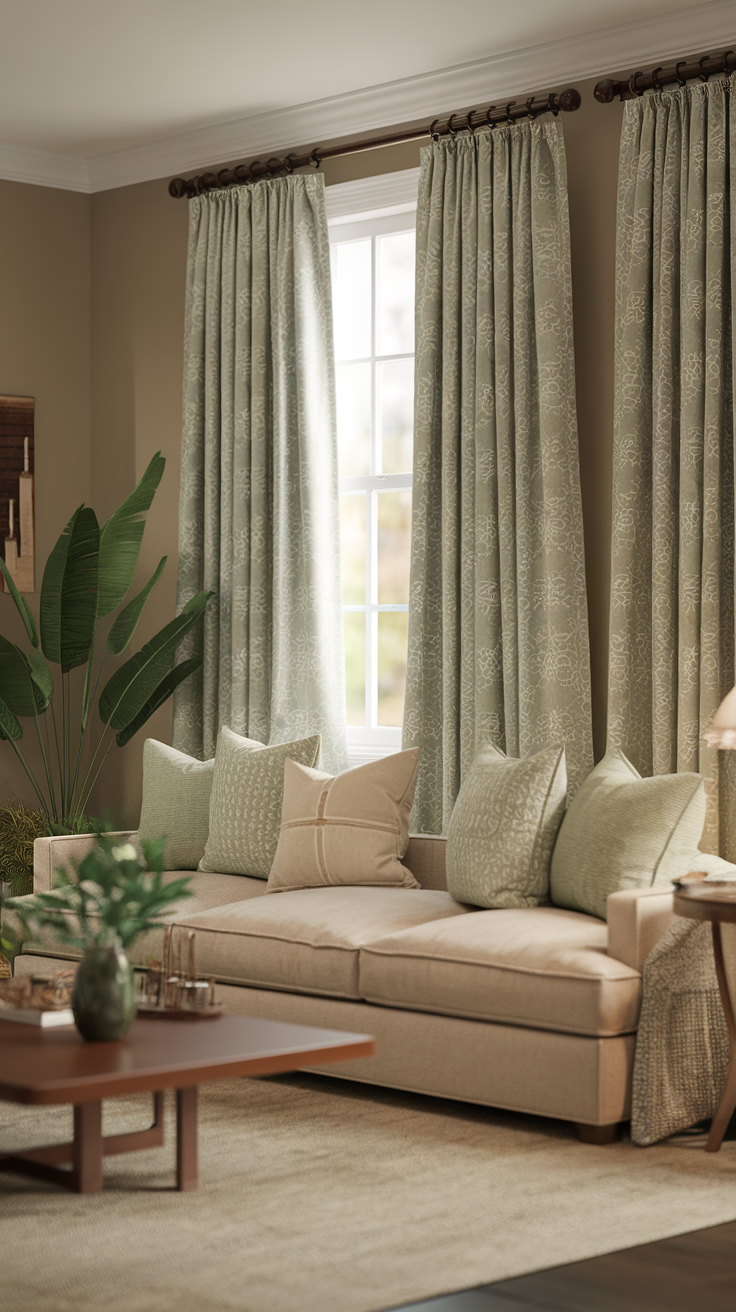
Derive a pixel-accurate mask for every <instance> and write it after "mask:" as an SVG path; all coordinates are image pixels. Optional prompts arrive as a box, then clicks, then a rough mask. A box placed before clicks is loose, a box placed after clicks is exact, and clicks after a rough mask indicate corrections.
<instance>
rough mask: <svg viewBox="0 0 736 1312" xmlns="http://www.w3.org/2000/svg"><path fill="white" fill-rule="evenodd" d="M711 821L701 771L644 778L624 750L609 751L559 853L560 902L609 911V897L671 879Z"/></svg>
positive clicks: (686, 864) (554, 891)
mask: <svg viewBox="0 0 736 1312" xmlns="http://www.w3.org/2000/svg"><path fill="white" fill-rule="evenodd" d="M704 820H705V783H704V780H703V778H702V776H701V775H699V774H659V775H655V776H654V778H652V779H642V777H641V775H640V774H639V773H638V771H637V770H635V769H634V767H633V765H632V764H631V762H630V761H627V759H626V757H625V756H624V755H623V753H622V752H619V751H616V750H612V751H610V752H607V754H606V755H605V756H604V758H603V760H602V761H601V762H600V763H599V764H598V765H597V766H596V767H595V769H594V770H593V772H592V774H590V775H589V776H588V778H587V779H586V780H585V783H584V784H583V785H582V786H581V787H580V789H579V790H578V792H577V793H576V795H575V797H574V798H573V801H572V802H571V804H570V809H569V811H568V812H567V815H566V816H565V819H564V820H563V822H562V826H561V828H560V832H559V836H558V838H557V843H556V845H555V850H554V853H553V855H552V868H551V875H550V891H551V895H552V901H553V903H554V904H555V906H558V907H572V908H573V909H574V910H576V911H589V912H590V913H591V914H592V915H594V916H600V917H601V918H602V919H604V920H605V917H606V898H607V897H608V894H609V893H617V892H619V891H620V890H621V889H625V888H651V887H653V886H654V885H655V884H667V883H669V881H670V880H672V879H675V878H676V877H677V876H678V875H682V874H685V873H686V872H687V871H688V870H690V869H691V868H692V859H693V849H694V848H696V847H697V845H698V843H699V841H700V837H701V834H702V832H703V822H704Z"/></svg>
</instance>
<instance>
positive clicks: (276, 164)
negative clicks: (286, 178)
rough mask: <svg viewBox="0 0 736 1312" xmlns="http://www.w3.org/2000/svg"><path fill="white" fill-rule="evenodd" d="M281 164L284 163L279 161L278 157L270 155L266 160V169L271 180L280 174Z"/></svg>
mask: <svg viewBox="0 0 736 1312" xmlns="http://www.w3.org/2000/svg"><path fill="white" fill-rule="evenodd" d="M283 164H284V161H283V160H282V159H279V157H278V155H272V156H271V158H270V159H269V160H266V168H267V169H268V171H269V173H270V174H271V177H272V178H275V177H276V176H277V174H279V173H280V172H281V169H282V168H283Z"/></svg>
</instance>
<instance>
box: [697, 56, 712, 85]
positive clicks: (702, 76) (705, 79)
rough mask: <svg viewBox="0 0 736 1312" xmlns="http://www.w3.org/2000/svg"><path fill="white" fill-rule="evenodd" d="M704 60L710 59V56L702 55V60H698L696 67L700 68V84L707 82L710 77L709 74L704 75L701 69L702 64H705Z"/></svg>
mask: <svg viewBox="0 0 736 1312" xmlns="http://www.w3.org/2000/svg"><path fill="white" fill-rule="evenodd" d="M706 59H710V55H703V58H702V59H699V60H698V66H699V68H700V73H699V77H700V80H701V82H707V81H708V78H709V77H710V73H706V72H705V70H704V68H703V64H704V63H705V61H706Z"/></svg>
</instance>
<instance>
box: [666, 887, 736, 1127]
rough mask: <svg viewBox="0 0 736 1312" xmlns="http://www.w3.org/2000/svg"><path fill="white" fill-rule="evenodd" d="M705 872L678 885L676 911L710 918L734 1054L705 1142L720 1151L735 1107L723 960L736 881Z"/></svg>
mask: <svg viewBox="0 0 736 1312" xmlns="http://www.w3.org/2000/svg"><path fill="white" fill-rule="evenodd" d="M704 879H705V875H700V876H698V875H688V876H687V881H686V880H682V881H681V883H680V884H679V885H676V886H675V899H674V907H673V909H674V912H675V915H677V916H687V917H688V918H689V919H690V920H709V921H710V922H711V931H712V933H713V955H714V957H715V961H716V977H717V979H718V988H719V990H720V994H721V1004H722V1006H723V1014H724V1016H725V1018H726V1027H727V1029H728V1039H729V1043H730V1045H731V1056H730V1060H729V1063H728V1073H727V1076H726V1087H725V1089H724V1090H723V1097H722V1098H721V1101H720V1104H719V1107H718V1111H717V1112H716V1114H715V1116H714V1117H713V1123H712V1125H711V1127H710V1132H709V1134H708V1139H707V1142H706V1145H705V1151H706V1152H707V1153H717V1152H718V1149H719V1148H720V1146H721V1144H722V1142H723V1136H724V1134H725V1133H726V1130H727V1129H728V1123H729V1121H730V1120H731V1117H732V1116H733V1113H734V1111H736V1018H735V1017H734V1014H733V1003H732V1002H731V993H730V990H729V987H728V976H727V975H726V965H725V962H724V960H723V943H722V942H721V923H722V922H725V923H728V922H731V923H734V922H736V884H733V883H731V882H729V883H723V884H717V883H715V882H713V881H711V882H709V883H703V882H702V881H703V880H704Z"/></svg>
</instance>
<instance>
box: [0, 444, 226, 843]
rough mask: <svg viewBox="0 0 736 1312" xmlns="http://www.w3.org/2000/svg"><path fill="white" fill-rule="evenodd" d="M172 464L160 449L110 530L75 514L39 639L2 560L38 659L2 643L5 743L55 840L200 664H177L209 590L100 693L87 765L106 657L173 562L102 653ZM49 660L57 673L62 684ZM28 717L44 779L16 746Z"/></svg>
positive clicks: (84, 510)
mask: <svg viewBox="0 0 736 1312" xmlns="http://www.w3.org/2000/svg"><path fill="white" fill-rule="evenodd" d="M165 463H166V462H165V460H164V459H163V457H162V455H161V453H160V452H157V453H156V455H155V456H154V457H153V459H152V460H151V463H150V464H149V466H148V468H147V470H146V472H145V473H144V475H143V477H142V478H141V480H140V482H139V483H138V485H137V486H136V487H135V489H134V490H133V492H131V494H130V496H129V497H127V498H126V500H125V501H124V502H123V504H122V505H121V506H120V507H119V508H118V509H117V510H116V511H115V512H114V514H112V515H111V516H110V518H109V519H108V521H107V523H106V524H105V525H104V526H103V527H102V528H100V526H99V523H98V521H97V516H96V515H95V512H94V511H93V510H92V509H91V508H90V507H89V506H85V505H84V504H82V505H81V506H79V507H78V509H77V510H75V512H74V514H73V515H72V517H71V519H70V520H69V523H68V524H67V526H66V528H65V529H64V531H63V533H62V534H61V536H60V538H59V540H58V542H57V543H56V546H55V547H54V548H53V550H52V552H51V555H50V556H49V558H48V561H47V563H46V568H45V570H44V574H43V582H42V584H41V597H40V607H39V628H40V641H39V634H38V631H37V629H36V624H35V621H34V618H33V615H32V614H31V611H30V608H29V606H28V603H27V602H26V599H25V597H23V596H21V594H20V593H19V592H18V589H17V588H16V586H15V583H14V582H13V579H12V577H11V575H10V573H9V571H8V569H7V568H6V567H5V563H4V561H3V560H2V559H0V570H2V574H3V577H4V579H5V586H6V588H7V590H8V592H9V593H10V595H11V597H12V598H13V601H14V602H15V605H16V607H17V609H18V612H19V614H20V617H21V619H22V621H23V624H24V626H25V630H26V634H27V635H28V639H29V642H30V650H25V651H24V650H23V649H22V648H21V647H19V646H17V645H16V644H15V643H14V642H11V641H10V640H9V639H8V638H5V637H3V636H2V635H0V740H3V741H5V742H7V743H9V745H10V747H11V749H12V750H13V751H14V752H15V755H16V756H17V758H18V760H19V762H20V764H21V766H22V768H23V770H24V771H25V773H26V775H27V776H28V779H29V780H30V783H31V785H32V787H33V790H34V792H35V794H36V797H37V798H38V802H39V806H40V808H41V811H42V812H43V815H44V817H45V819H46V823H47V825H48V827H49V830H50V832H51V833H58V832H68V831H69V830H70V829H71V830H76V829H77V828H79V826H80V824H81V823H82V822H83V818H84V815H85V809H86V807H87V804H88V802H89V797H90V793H91V791H92V788H93V787H94V784H95V782H96V780H97V777H98V775H99V772H100V770H101V769H102V766H103V765H104V762H105V760H106V758H107V755H108V753H109V751H110V748H111V747H112V746H113V743H115V742H117V744H118V746H119V747H122V746H124V744H125V743H127V742H128V740H129V739H130V738H132V737H133V734H135V733H137V732H138V730H139V729H140V728H141V727H142V726H143V725H144V724H145V723H146V721H147V720H148V718H149V717H150V716H151V715H153V713H154V711H156V710H158V708H159V706H162V705H163V703H164V702H165V701H167V699H168V698H169V697H170V696H171V695H172V693H173V691H174V689H175V688H176V687H177V685H178V684H180V683H181V682H182V681H183V680H184V679H186V678H188V677H189V675H190V674H193V673H194V672H195V670H197V669H199V667H200V665H201V663H202V660H201V657H197V656H195V657H192V658H190V659H188V660H184V661H181V662H180V663H179V664H177V663H176V649H177V647H178V645H179V643H180V642H181V640H182V638H184V637H185V635H186V634H187V633H188V632H189V631H190V629H191V628H193V626H194V625H195V624H196V623H197V621H198V620H199V619H200V618H201V616H202V614H203V612H204V609H205V606H206V605H207V602H208V601H209V599H210V597H211V596H212V593H211V592H200V593H198V594H197V596H196V597H193V598H192V600H191V601H190V602H188V604H187V605H186V606H185V607H184V609H183V610H182V612H181V614H180V615H177V616H176V618H175V619H173V620H171V622H170V623H169V624H166V625H164V627H163V628H162V629H160V630H159V632H158V633H157V634H156V635H155V636H154V637H153V638H151V639H150V640H149V641H148V642H147V643H145V644H144V645H143V646H142V647H141V649H140V650H139V651H137V652H136V653H135V654H134V655H133V656H130V657H129V658H128V659H127V660H126V661H124V662H123V664H122V665H119V666H118V668H117V669H116V670H114V672H113V673H112V674H111V676H110V677H109V678H108V680H107V682H106V683H105V684H104V686H103V688H102V690H101V692H100V695H99V701H98V716H99V720H100V722H101V725H102V728H101V731H100V733H99V735H98V736H97V740H96V742H91V743H90V750H89V753H88V756H87V757H85V744H86V743H87V741H88V739H90V738H91V737H92V727H91V714H92V709H93V706H94V703H95V699H96V698H97V692H98V688H99V684H100V679H101V675H102V671H103V668H104V666H105V663H106V660H107V658H108V656H110V655H111V656H121V655H122V654H123V652H124V651H125V650H126V648H127V647H128V645H129V643H130V642H131V640H132V638H133V635H134V633H135V631H136V628H137V626H138V621H139V619H140V617H141V614H142V612H143V608H144V606H145V604H146V601H147V599H148V597H149V596H150V594H151V592H152V591H153V589H154V588H155V587H156V584H157V583H158V581H159V579H160V578H161V575H162V573H163V571H164V567H165V565H166V559H167V558H166V556H164V557H162V559H161V560H160V561H159V564H158V565H157V566H156V569H155V570H154V572H153V574H152V575H151V577H150V579H149V580H148V582H147V583H146V585H145V587H144V588H142V589H141V591H140V592H139V593H138V594H137V595H136V596H134V597H133V598H132V599H131V600H130V601H128V603H127V605H125V606H123V608H122V609H121V610H120V611H119V612H118V614H117V615H116V617H115V618H114V620H113V622H112V624H111V626H110V628H109V629H108V632H107V634H106V636H105V639H104V643H103V644H101V651H100V652H99V653H98V651H97V647H98V642H97V639H98V625H99V622H100V620H102V619H104V618H105V617H106V616H108V615H112V612H113V611H114V610H116V609H117V607H118V606H120V604H121V603H122V602H123V600H124V599H125V596H126V594H127V592H128V589H129V588H130V585H131V583H132V581H133V575H134V573H135V568H136V565H137V563H138V556H139V553H140V548H141V541H142V538H143V530H144V527H145V516H146V512H147V511H148V510H149V508H150V506H151V502H152V501H153V496H154V493H155V491H156V488H157V487H158V485H159V483H160V481H161V476H162V474H163V471H164V466H165ZM49 663H50V664H51V665H57V666H59V667H60V678H59V679H58V681H55V679H54V675H53V673H52V671H51V668H50V664H49ZM80 666H85V667H86V671H85V677H84V684H83V687H82V688H81V695H80V691H79V689H80V686H81V680H80V681H79V684H78V685H76V686H74V685H73V683H72V681H71V680H70V673H71V671H72V670H74V669H77V668H78V667H80ZM59 700H60V703H61V704H60V705H59ZM22 719H28V720H30V721H31V724H32V729H33V732H34V733H35V737H36V739H37V742H38V746H39V749H40V753H41V766H42V776H41V777H40V778H37V777H36V775H35V773H34V771H33V769H32V768H31V766H30V764H29V762H28V760H27V759H26V757H25V756H24V754H23V752H22V750H21V748H20V747H19V746H18V744H19V742H20V741H21V739H22V738H23V726H22V724H21V720H22Z"/></svg>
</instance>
